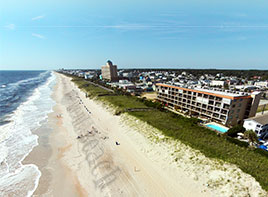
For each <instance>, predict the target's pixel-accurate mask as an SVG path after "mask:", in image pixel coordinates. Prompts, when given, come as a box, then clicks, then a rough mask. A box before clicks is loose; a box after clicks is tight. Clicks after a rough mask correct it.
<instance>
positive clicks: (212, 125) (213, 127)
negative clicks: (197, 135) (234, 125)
mask: <svg viewBox="0 0 268 197" xmlns="http://www.w3.org/2000/svg"><path fill="white" fill-rule="evenodd" d="M206 126H207V127H210V128H212V129H215V130H217V131H219V132H221V133H225V132H227V131H228V129H226V128H224V127H221V126H220V125H214V124H207V125H206Z"/></svg>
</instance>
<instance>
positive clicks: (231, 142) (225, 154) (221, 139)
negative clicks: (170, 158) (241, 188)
mask: <svg viewBox="0 0 268 197" xmlns="http://www.w3.org/2000/svg"><path fill="white" fill-rule="evenodd" d="M73 78H74V77H73ZM73 81H74V82H75V83H76V84H78V85H79V87H80V88H83V89H84V90H85V91H86V92H87V93H88V94H89V95H91V96H94V97H96V98H97V99H101V100H102V101H105V102H108V103H109V104H111V105H113V106H115V107H117V108H120V109H126V108H146V107H155V108H158V109H159V110H154V111H140V112H127V113H128V114H130V115H132V116H134V117H136V118H138V119H140V120H142V121H144V122H146V123H148V124H149V125H151V126H153V127H155V128H157V129H159V130H160V131H161V132H162V133H163V134H164V135H166V136H169V137H172V138H173V139H175V140H179V141H181V142H183V143H184V144H186V145H189V146H190V147H192V148H194V149H197V150H200V151H201V152H202V153H203V154H204V155H206V156H207V157H210V158H215V159H220V160H223V161H226V162H229V163H231V164H235V165H237V166H238V167H239V168H240V169H241V170H243V171H244V172H246V173H248V174H250V175H252V176H253V177H254V178H255V179H256V180H257V181H258V182H259V183H260V184H261V186H262V187H263V188H264V189H265V190H266V191H268V176H267V173H268V154H267V153H266V152H264V151H263V150H257V149H249V148H248V144H247V143H244V142H240V141H238V140H236V139H234V138H231V137H229V136H227V135H220V134H217V133H216V132H212V131H211V130H209V129H207V128H205V127H202V126H199V125H198V122H199V120H198V119H195V118H186V117H183V116H181V115H178V114H175V113H172V112H169V111H166V110H163V108H162V106H161V104H159V103H153V102H151V101H147V100H146V99H144V98H137V97H134V96H126V95H122V93H121V94H119V93H118V94H117V95H115V94H114V93H112V92H109V91H107V90H104V89H102V88H100V87H97V86H94V85H91V84H89V83H88V82H87V81H86V80H84V79H79V78H74V79H73ZM101 94H108V95H106V96H100V95H101ZM109 94H111V95H109ZM98 96H99V97H98ZM240 129H241V128H240ZM240 129H239V128H238V129H236V130H235V131H234V132H233V133H236V132H238V131H241V130H240ZM228 132H229V131H228ZM230 133H231V132H230Z"/></svg>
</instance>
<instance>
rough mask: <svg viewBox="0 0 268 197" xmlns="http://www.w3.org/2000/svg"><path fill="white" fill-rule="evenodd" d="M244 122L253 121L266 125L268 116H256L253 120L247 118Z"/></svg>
mask: <svg viewBox="0 0 268 197" xmlns="http://www.w3.org/2000/svg"><path fill="white" fill-rule="evenodd" d="M246 120H254V121H256V122H258V123H260V124H262V125H266V124H268V114H265V115H263V116H257V117H253V118H248V119H246Z"/></svg>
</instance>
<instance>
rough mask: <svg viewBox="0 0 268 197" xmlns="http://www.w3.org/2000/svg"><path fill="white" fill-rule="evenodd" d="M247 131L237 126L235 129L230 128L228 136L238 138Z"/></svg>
mask: <svg viewBox="0 0 268 197" xmlns="http://www.w3.org/2000/svg"><path fill="white" fill-rule="evenodd" d="M245 131H246V129H245V128H244V127H243V126H242V125H236V126H234V127H233V128H230V129H229V130H228V131H227V132H226V135H228V136H230V137H237V133H244V132H245Z"/></svg>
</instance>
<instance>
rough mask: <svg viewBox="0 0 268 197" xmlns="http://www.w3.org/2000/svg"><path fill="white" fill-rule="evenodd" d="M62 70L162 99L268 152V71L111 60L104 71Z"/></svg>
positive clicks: (112, 87)
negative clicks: (126, 65)
mask: <svg viewBox="0 0 268 197" xmlns="http://www.w3.org/2000/svg"><path fill="white" fill-rule="evenodd" d="M59 72H61V73H64V74H68V75H72V76H76V77H79V78H84V79H85V80H88V81H91V82H93V83H95V84H98V85H99V86H100V87H103V88H106V89H110V90H121V91H123V92H124V93H125V94H130V95H132V96H136V97H139V98H145V99H147V100H150V101H152V102H157V103H161V105H162V106H163V108H165V109H167V110H170V111H172V112H174V113H177V114H180V115H183V116H185V117H189V118H193V117H194V118H198V119H199V120H200V124H202V125H203V126H204V127H206V128H209V129H211V130H213V131H215V132H216V133H218V134H225V135H226V134H227V135H229V136H232V137H234V138H235V139H237V140H239V141H242V142H247V143H253V144H254V146H255V147H256V148H259V149H263V150H266V151H268V149H267V146H268V94H267V93H268V80H267V78H265V77H267V75H263V76H262V75H260V74H259V75H257V74H258V72H256V75H248V76H241V74H240V75H235V72H231V74H230V72H227V71H224V70H223V71H222V70H212V71H211V70H204V71H203V72H200V71H195V70H187V69H184V70H172V69H118V68H117V65H114V64H113V63H112V61H110V60H108V61H107V63H106V65H104V66H101V69H100V70H79V69H76V70H65V69H60V70H59ZM212 73H214V74H212ZM233 73H234V74H233ZM237 73H238V72H237ZM261 74H262V73H261ZM252 135H253V136H254V137H253V138H254V139H255V140H253V139H252ZM248 136H251V138H249V137H248Z"/></svg>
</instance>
